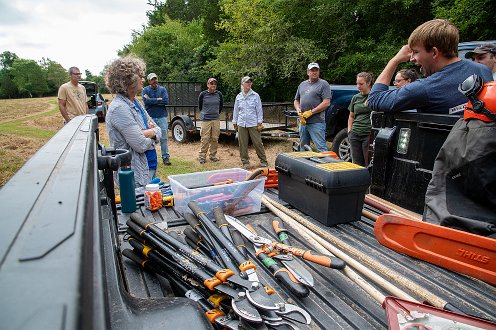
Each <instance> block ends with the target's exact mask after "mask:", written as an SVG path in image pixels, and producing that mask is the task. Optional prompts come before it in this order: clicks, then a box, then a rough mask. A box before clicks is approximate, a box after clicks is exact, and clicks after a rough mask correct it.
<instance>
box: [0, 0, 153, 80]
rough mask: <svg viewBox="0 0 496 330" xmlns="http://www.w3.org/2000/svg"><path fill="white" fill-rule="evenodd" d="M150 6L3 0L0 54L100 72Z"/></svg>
mask: <svg viewBox="0 0 496 330" xmlns="http://www.w3.org/2000/svg"><path fill="white" fill-rule="evenodd" d="M150 9H151V7H150V6H149V5H148V4H147V1H146V0H141V1H138V0H120V1H118V0H109V1H107V0H105V1H98V0H85V1H75V0H66V1H63V0H44V1H35V0H10V1H9V0H0V53H2V52H4V51H10V52H12V53H15V54H17V56H19V57H21V58H25V59H32V60H35V61H38V60H40V59H41V58H42V57H45V58H50V59H51V60H53V61H56V62H58V63H60V64H61V65H62V66H63V67H64V68H66V69H68V68H69V67H71V66H77V67H79V69H80V70H81V71H82V72H84V70H86V69H88V70H90V71H91V73H93V74H99V73H100V72H101V71H102V70H103V67H104V65H105V64H107V63H108V62H110V61H111V60H113V59H115V58H116V57H117V56H118V55H117V51H118V50H119V49H122V47H123V46H125V45H126V44H128V43H130V42H131V39H132V36H131V35H132V31H133V30H138V31H141V30H142V26H143V25H144V24H146V22H147V18H146V11H147V10H150Z"/></svg>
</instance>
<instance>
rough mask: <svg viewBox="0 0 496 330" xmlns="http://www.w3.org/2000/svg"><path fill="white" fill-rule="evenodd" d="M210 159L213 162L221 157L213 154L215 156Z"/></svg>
mask: <svg viewBox="0 0 496 330" xmlns="http://www.w3.org/2000/svg"><path fill="white" fill-rule="evenodd" d="M210 160H211V161H213V162H218V161H219V160H220V159H219V157H216V156H213V157H210Z"/></svg>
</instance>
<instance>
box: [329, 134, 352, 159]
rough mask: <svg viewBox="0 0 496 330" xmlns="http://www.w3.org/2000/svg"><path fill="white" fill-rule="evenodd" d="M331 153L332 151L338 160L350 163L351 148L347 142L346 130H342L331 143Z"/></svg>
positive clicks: (348, 141)
mask: <svg viewBox="0 0 496 330" xmlns="http://www.w3.org/2000/svg"><path fill="white" fill-rule="evenodd" d="M332 151H334V152H335V153H336V154H337V155H338V156H339V158H340V159H342V160H344V161H351V146H350V140H348V129H346V128H343V129H342V130H340V131H339V132H338V134H336V136H335V137H334V140H333V141H332Z"/></svg>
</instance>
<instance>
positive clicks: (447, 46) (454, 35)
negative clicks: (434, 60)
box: [408, 19, 460, 58]
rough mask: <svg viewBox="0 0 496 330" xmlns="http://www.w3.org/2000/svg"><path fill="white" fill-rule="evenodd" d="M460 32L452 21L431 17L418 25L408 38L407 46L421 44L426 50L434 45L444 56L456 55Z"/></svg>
mask: <svg viewBox="0 0 496 330" xmlns="http://www.w3.org/2000/svg"><path fill="white" fill-rule="evenodd" d="M459 39H460V34H459V32H458V29H457V27H456V26H455V25H453V23H451V22H450V21H447V20H444V19H433V20H431V21H427V22H425V23H424V24H422V25H420V26H418V27H417V28H416V29H415V30H414V31H413V32H412V34H410V37H409V38H408V46H409V47H410V48H412V47H415V46H423V47H424V48H425V50H426V51H430V50H431V49H432V48H433V47H436V48H437V49H438V50H439V51H440V52H441V53H442V54H443V55H444V56H445V57H447V58H453V57H455V56H457V55H458V41H459Z"/></svg>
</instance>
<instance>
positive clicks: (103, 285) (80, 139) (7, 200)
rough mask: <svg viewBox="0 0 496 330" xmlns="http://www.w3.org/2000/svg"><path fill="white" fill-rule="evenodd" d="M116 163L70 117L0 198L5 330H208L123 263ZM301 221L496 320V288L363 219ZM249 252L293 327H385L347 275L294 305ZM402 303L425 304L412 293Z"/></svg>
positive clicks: (165, 222) (184, 305) (157, 283)
mask: <svg viewBox="0 0 496 330" xmlns="http://www.w3.org/2000/svg"><path fill="white" fill-rule="evenodd" d="M410 115H412V114H410ZM419 115H420V114H419ZM399 119H401V118H399V117H398V120H399ZM406 123H407V124H408V121H406ZM421 126H422V129H421V131H422V132H424V133H423V134H424V135H425V136H426V137H427V136H429V135H430V134H431V133H432V128H434V132H437V131H438V129H441V130H443V129H444V128H446V127H445V126H443V125H441V124H439V125H429V124H428V122H427V121H426V120H424V121H422V125H421ZM391 131H393V132H392V133H391V134H387V133H388V130H387V129H386V131H385V132H382V133H384V134H381V136H382V135H384V136H385V137H384V138H382V140H383V141H385V145H386V146H389V147H390V148H393V149H394V147H395V138H394V137H395V136H396V135H397V132H398V129H396V130H392V129H391ZM434 134H435V133H434ZM391 136H393V138H392V139H390V137H391ZM425 141H429V140H428V139H426V140H425ZM387 150H388V149H387V148H386V151H387ZM414 150H416V147H414V146H410V148H409V151H410V152H413V151H414ZM114 154H115V152H113V151H112V149H109V148H105V147H104V146H102V145H100V144H99V131H98V122H97V118H96V117H95V116H92V115H87V116H80V117H76V118H75V119H74V120H71V122H70V123H69V124H67V125H65V126H64V127H63V128H62V129H61V130H60V131H59V132H58V133H57V134H56V135H55V136H54V137H53V138H52V139H51V140H50V141H49V142H48V143H47V144H46V145H45V146H43V147H42V148H41V149H40V150H39V151H38V152H37V153H36V154H35V155H34V156H33V157H32V158H31V159H30V160H29V161H28V162H27V163H26V164H25V165H24V166H23V167H22V168H21V169H20V170H19V171H18V172H17V173H16V174H15V175H14V176H13V177H12V178H11V180H10V181H9V182H7V184H6V185H5V186H4V187H3V188H2V189H1V190H0V209H1V210H3V211H2V212H3V214H4V216H2V217H1V218H0V224H1V228H2V230H1V231H0V260H1V261H0V292H2V294H1V295H0V304H1V306H2V308H1V309H0V320H1V322H2V329H210V328H212V327H213V326H212V324H210V323H209V322H208V321H207V318H206V317H205V315H204V313H203V312H202V310H201V309H200V308H199V305H198V304H197V303H196V302H194V301H193V300H190V299H188V298H185V297H181V296H179V295H177V294H176V293H174V291H173V290H172V289H171V286H170V282H168V280H167V279H166V278H165V277H162V276H160V275H157V274H155V273H152V272H149V271H147V270H144V269H142V268H141V267H139V266H138V265H137V264H135V263H134V262H131V261H130V260H129V259H127V258H125V257H123V255H122V251H123V250H124V249H126V248H129V243H128V242H127V240H126V238H127V234H126V229H127V224H126V221H127V220H128V219H129V215H126V214H123V213H121V212H120V211H119V210H118V209H117V207H116V204H115V202H114V200H115V199H114V198H115V196H114V186H113V180H112V171H113V170H115V169H116V168H117V167H118V165H119V162H118V158H117V157H116V156H115V155H114ZM413 165H414V164H413ZM413 165H412V166H413ZM388 168H390V167H386V169H388ZM393 175H398V174H393ZM387 178H388V179H389V178H390V176H389V175H387ZM386 190H387V188H386ZM264 195H265V196H267V197H268V198H271V199H273V200H278V191H277V189H268V190H266V191H265V193H264ZM280 202H282V201H280ZM282 203H283V202H282ZM368 210H369V211H370V212H377V210H374V209H372V208H368ZM138 212H139V214H141V215H142V216H143V217H145V218H146V219H148V220H152V221H155V222H156V223H157V224H158V225H160V227H161V228H164V229H165V230H167V231H169V232H171V231H176V232H178V236H179V237H181V235H182V234H181V233H182V229H183V228H185V226H186V222H185V220H184V218H183V217H182V215H181V214H179V213H176V212H175V211H174V209H172V208H162V209H160V210H159V211H158V212H153V213H152V212H150V211H148V210H146V209H144V208H139V210H138ZM273 218H275V215H274V214H272V213H271V212H269V210H268V209H266V208H262V210H261V211H260V212H258V213H256V214H250V215H244V216H240V217H239V219H240V220H242V221H243V222H245V223H250V224H251V225H253V226H254V227H255V229H256V230H257V232H258V233H263V235H264V236H268V237H271V238H272V239H274V237H275V234H273V230H272V228H271V225H270V223H271V221H270V220H271V219H273ZM306 218H307V219H308V220H310V221H312V222H313V223H315V224H316V225H318V226H320V228H322V229H323V230H325V231H327V232H328V233H332V234H333V235H336V236H338V237H339V238H340V239H341V240H343V241H345V242H347V243H348V244H351V245H353V246H354V247H355V248H356V249H359V250H360V251H363V252H364V253H366V254H367V255H369V256H370V257H371V258H373V259H374V260H376V261H377V262H379V263H381V264H383V265H385V266H387V267H390V268H391V269H394V270H395V271H396V272H398V273H399V274H401V276H402V277H404V278H405V279H407V280H409V281H412V282H414V283H416V284H418V285H420V286H421V287H423V288H425V289H426V290H428V291H429V292H430V293H432V294H433V295H436V296H438V297H440V298H441V299H443V300H445V301H448V302H449V303H451V304H452V305H454V306H456V307H458V308H459V309H461V310H462V311H463V312H465V313H469V314H471V315H475V316H477V317H480V318H485V319H488V320H491V321H493V322H494V321H495V320H496V313H495V311H496V300H495V299H494V297H495V296H496V287H494V286H492V285H489V284H487V283H484V282H482V281H479V280H477V279H474V278H471V277H468V276H464V275H461V274H458V273H455V272H451V271H448V270H446V269H443V268H440V267H437V266H434V265H431V264H428V263H426V262H423V261H420V260H416V259H413V258H411V257H408V256H405V255H402V254H399V253H396V252H394V251H391V250H389V249H387V248H385V247H383V246H381V245H380V244H379V243H378V242H377V241H376V239H375V236H374V231H373V230H374V229H373V228H374V221H373V220H370V219H368V218H365V217H362V218H361V219H360V220H359V221H355V222H351V223H347V224H340V225H337V226H333V227H324V226H322V225H320V224H319V223H318V222H316V221H314V220H313V219H312V218H310V217H306ZM289 235H290V237H291V240H292V243H293V244H294V245H295V246H301V247H304V248H307V249H308V248H311V247H310V246H309V245H308V242H306V240H305V239H304V238H303V237H302V236H301V235H300V234H299V233H298V232H295V231H294V230H292V229H289ZM247 247H248V250H249V255H250V257H251V259H253V260H254V262H255V263H256V265H257V271H258V275H259V276H260V277H261V278H262V279H263V281H264V282H265V283H266V284H268V285H269V286H270V287H272V288H274V290H275V291H276V292H277V294H278V295H279V296H280V298H281V299H283V300H284V301H287V302H291V303H292V304H296V305H298V306H300V307H301V308H304V309H305V310H306V311H307V312H308V313H309V315H310V316H311V319H312V322H311V324H310V325H309V326H306V325H300V328H302V329H338V328H339V329H386V328H387V327H388V320H387V317H386V314H385V312H384V310H383V307H382V306H381V304H380V303H378V302H377V301H376V300H375V299H373V298H372V297H371V296H369V295H368V294H366V293H365V292H364V291H363V290H362V289H361V288H360V287H359V286H358V285H356V284H355V282H353V281H351V280H350V279H349V278H348V277H347V276H345V273H344V272H343V271H339V270H335V269H329V268H325V267H322V266H317V265H309V264H307V266H306V267H307V269H308V270H309V271H310V272H311V273H312V275H313V277H314V279H315V285H314V287H313V288H311V289H310V295H309V296H308V297H306V298H299V297H297V296H295V295H294V294H293V293H292V292H290V291H288V290H286V289H284V288H283V287H281V286H280V285H279V284H278V282H276V281H275V280H274V278H273V277H272V276H271V274H270V273H269V272H268V271H267V270H266V269H265V268H264V267H263V266H262V265H261V263H260V262H258V260H256V258H255V257H254V250H253V248H251V246H248V245H247ZM379 275H384V274H379ZM402 289H403V290H408V289H407V288H404V287H402ZM378 290H382V289H380V288H378ZM409 294H411V295H412V296H413V297H415V298H416V299H419V300H421V298H419V297H418V296H417V295H416V293H415V292H411V291H409Z"/></svg>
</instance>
